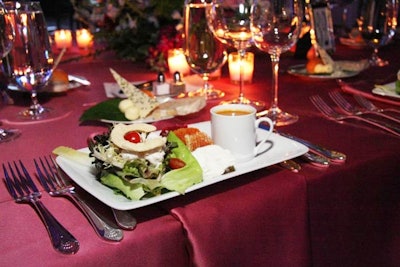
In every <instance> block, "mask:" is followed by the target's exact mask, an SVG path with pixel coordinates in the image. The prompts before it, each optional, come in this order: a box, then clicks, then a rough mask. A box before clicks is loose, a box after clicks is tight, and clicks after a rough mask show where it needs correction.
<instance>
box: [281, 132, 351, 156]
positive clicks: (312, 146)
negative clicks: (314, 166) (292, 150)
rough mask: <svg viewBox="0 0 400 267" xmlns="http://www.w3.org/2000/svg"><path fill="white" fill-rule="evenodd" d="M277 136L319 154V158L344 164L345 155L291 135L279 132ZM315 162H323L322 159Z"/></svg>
mask: <svg viewBox="0 0 400 267" xmlns="http://www.w3.org/2000/svg"><path fill="white" fill-rule="evenodd" d="M279 134H280V135H282V136H284V137H286V138H289V139H292V140H294V141H297V142H299V143H301V144H303V145H305V146H307V147H308V148H309V149H310V151H312V152H314V153H316V154H319V155H321V156H324V157H326V158H328V159H329V160H330V161H333V162H345V161H346V155H345V154H343V153H341V152H338V151H335V150H331V149H328V148H326V147H323V146H321V145H319V144H315V143H312V142H310V141H308V140H305V139H302V138H299V137H296V136H293V135H291V134H287V133H282V132H279ZM316 161H317V162H318V161H323V159H317V160H316Z"/></svg>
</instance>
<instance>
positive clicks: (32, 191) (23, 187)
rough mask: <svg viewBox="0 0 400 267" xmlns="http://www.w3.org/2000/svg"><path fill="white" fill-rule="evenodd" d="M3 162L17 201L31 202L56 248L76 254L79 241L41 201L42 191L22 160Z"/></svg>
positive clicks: (11, 192)
mask: <svg viewBox="0 0 400 267" xmlns="http://www.w3.org/2000/svg"><path fill="white" fill-rule="evenodd" d="M18 163H19V167H18V164H17V163H16V162H15V161H14V162H13V164H11V163H10V162H9V163H8V164H7V166H8V168H7V166H6V165H5V164H3V171H4V176H5V179H4V180H5V183H6V185H7V189H8V191H9V192H10V194H11V196H12V197H13V198H14V200H15V202H17V203H31V204H33V207H34V208H35V209H36V211H37V212H38V213H39V215H40V217H41V218H42V221H43V223H44V224H45V226H46V229H47V232H48V234H49V236H50V240H51V243H52V245H53V247H54V249H55V250H57V251H59V252H61V253H63V254H75V253H76V252H77V251H78V250H79V242H78V240H76V238H75V237H74V236H73V235H72V234H71V233H70V232H68V230H66V229H65V228H64V227H63V226H62V225H61V224H60V223H59V222H58V221H57V219H56V218H54V216H53V215H52V214H51V213H50V211H49V210H48V209H47V208H46V207H45V206H44V204H43V203H42V202H41V201H40V197H41V193H40V192H39V190H38V188H37V187H36V185H35V183H34V182H33V180H32V178H31V177H30V175H29V173H28V171H27V170H26V168H25V166H24V165H23V164H22V162H21V161H19V162H18Z"/></svg>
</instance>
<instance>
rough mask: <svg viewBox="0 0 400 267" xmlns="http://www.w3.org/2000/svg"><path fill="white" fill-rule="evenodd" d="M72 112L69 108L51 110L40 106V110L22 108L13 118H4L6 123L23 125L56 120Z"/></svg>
mask: <svg viewBox="0 0 400 267" xmlns="http://www.w3.org/2000/svg"><path fill="white" fill-rule="evenodd" d="M71 113H72V111H71V110H69V111H66V110H63V109H57V110H53V109H51V108H46V107H42V106H41V108H40V112H38V110H36V109H32V107H30V108H28V109H26V110H23V111H21V112H19V113H17V114H16V116H15V117H14V118H9V119H5V120H3V121H5V122H6V123H8V124H14V125H25V124H32V123H45V122H51V121H56V120H59V119H62V118H65V117H68V116H69V115H70V114H71Z"/></svg>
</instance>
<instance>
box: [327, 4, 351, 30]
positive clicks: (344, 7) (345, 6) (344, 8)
mask: <svg viewBox="0 0 400 267" xmlns="http://www.w3.org/2000/svg"><path fill="white" fill-rule="evenodd" d="M353 2H354V0H330V1H329V5H330V7H331V8H340V9H342V21H341V24H340V26H341V27H340V35H342V36H347V35H348V32H349V30H348V26H347V23H348V21H347V15H348V7H349V5H350V4H352V3H353Z"/></svg>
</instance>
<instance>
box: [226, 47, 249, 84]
mask: <svg viewBox="0 0 400 267" xmlns="http://www.w3.org/2000/svg"><path fill="white" fill-rule="evenodd" d="M240 64H242V71H243V73H242V75H243V77H242V78H243V81H244V83H247V84H249V83H251V82H252V81H253V72H254V54H253V53H251V52H246V54H245V56H244V59H243V61H242V62H241V61H240V57H239V54H238V53H237V52H232V53H230V54H229V56H228V68H229V77H230V80H231V82H232V83H235V84H238V83H239V82H240Z"/></svg>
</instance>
